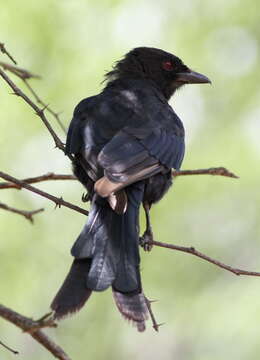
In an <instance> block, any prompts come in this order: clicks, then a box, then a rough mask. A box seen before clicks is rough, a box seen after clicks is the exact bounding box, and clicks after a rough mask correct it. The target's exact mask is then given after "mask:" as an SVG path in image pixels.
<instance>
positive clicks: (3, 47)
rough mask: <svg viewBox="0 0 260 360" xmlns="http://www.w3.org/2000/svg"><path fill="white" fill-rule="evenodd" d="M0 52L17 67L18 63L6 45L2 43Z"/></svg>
mask: <svg viewBox="0 0 260 360" xmlns="http://www.w3.org/2000/svg"><path fill="white" fill-rule="evenodd" d="M0 51H1V52H2V53H3V54H5V55H7V56H8V57H9V59H10V60H11V61H12V62H13V63H14V64H15V65H16V64H17V62H16V61H15V60H14V58H13V57H12V55H11V54H10V53H9V52H8V51H7V50H6V48H5V44H4V43H1V42H0Z"/></svg>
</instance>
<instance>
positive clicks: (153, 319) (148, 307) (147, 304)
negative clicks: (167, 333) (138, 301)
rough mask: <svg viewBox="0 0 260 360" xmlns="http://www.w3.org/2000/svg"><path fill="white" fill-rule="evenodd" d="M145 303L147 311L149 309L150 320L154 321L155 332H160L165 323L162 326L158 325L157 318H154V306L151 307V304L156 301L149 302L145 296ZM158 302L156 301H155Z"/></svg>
mask: <svg viewBox="0 0 260 360" xmlns="http://www.w3.org/2000/svg"><path fill="white" fill-rule="evenodd" d="M144 298H145V302H146V306H147V309H148V312H149V315H150V318H151V320H152V324H153V328H154V330H155V331H157V332H158V331H159V327H160V326H162V325H163V323H161V324H158V323H157V321H156V319H155V316H154V313H153V311H152V306H151V303H153V302H154V300H149V299H147V297H146V296H145V297H144ZM155 301H156V300H155Z"/></svg>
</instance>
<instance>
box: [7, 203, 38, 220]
mask: <svg viewBox="0 0 260 360" xmlns="http://www.w3.org/2000/svg"><path fill="white" fill-rule="evenodd" d="M0 208H1V209H3V210H6V211H10V212H12V213H15V214H19V215H22V216H24V217H25V219H27V220H29V221H30V222H31V223H32V224H33V220H34V219H33V216H34V215H36V214H38V213H40V212H42V211H44V209H38V210H32V211H27V210H19V209H16V208H13V207H11V206H8V205H6V204H4V203H2V202H0Z"/></svg>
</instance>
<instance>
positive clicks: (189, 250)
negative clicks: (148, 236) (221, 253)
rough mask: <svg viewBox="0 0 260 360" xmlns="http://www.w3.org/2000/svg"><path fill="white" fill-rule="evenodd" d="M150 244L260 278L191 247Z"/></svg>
mask: <svg viewBox="0 0 260 360" xmlns="http://www.w3.org/2000/svg"><path fill="white" fill-rule="evenodd" d="M150 243H151V245H154V246H159V247H163V248H166V249H171V250H177V251H182V252H185V253H188V254H191V255H194V256H197V257H199V258H201V259H203V260H206V261H208V262H210V263H211V264H213V265H216V266H218V267H220V268H222V269H225V270H227V271H230V272H232V273H233V274H235V275H247V276H260V272H256V271H247V270H242V269H237V268H234V267H232V266H230V265H226V264H224V263H222V262H220V261H218V260H215V259H213V258H211V257H209V256H208V255H205V254H203V253H201V252H200V251H198V250H196V249H195V248H194V247H192V246H190V247H185V246H178V245H173V244H167V243H163V242H159V241H151V242H150Z"/></svg>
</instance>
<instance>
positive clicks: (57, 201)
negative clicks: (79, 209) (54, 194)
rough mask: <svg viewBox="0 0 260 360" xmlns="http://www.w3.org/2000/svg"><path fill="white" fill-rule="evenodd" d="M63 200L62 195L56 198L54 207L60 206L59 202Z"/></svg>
mask: <svg viewBox="0 0 260 360" xmlns="http://www.w3.org/2000/svg"><path fill="white" fill-rule="evenodd" d="M62 201H63V198H62V196H61V197H60V198H59V199H58V200H56V205H55V209H57V207H58V208H61V205H62V204H61V202H62Z"/></svg>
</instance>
